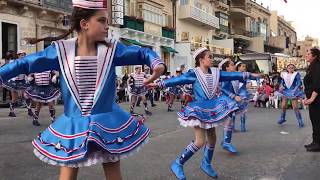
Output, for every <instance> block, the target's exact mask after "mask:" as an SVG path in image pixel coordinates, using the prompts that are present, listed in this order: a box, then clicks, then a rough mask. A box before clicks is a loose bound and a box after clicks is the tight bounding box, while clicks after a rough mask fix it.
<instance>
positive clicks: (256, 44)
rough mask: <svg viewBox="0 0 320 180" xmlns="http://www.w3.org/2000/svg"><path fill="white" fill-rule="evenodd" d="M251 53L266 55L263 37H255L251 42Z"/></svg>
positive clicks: (249, 48)
mask: <svg viewBox="0 0 320 180" xmlns="http://www.w3.org/2000/svg"><path fill="white" fill-rule="evenodd" d="M247 49H248V50H250V51H255V52H257V53H264V39H263V37H261V36H259V37H253V38H252V39H251V41H250V45H249V47H248V48H247Z"/></svg>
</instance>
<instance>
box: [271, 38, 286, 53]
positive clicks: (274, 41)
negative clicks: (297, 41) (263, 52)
mask: <svg viewBox="0 0 320 180" xmlns="http://www.w3.org/2000/svg"><path fill="white" fill-rule="evenodd" d="M268 45H269V46H271V47H275V48H280V49H282V50H283V49H286V37H285V36H275V37H270V38H269V41H268Z"/></svg>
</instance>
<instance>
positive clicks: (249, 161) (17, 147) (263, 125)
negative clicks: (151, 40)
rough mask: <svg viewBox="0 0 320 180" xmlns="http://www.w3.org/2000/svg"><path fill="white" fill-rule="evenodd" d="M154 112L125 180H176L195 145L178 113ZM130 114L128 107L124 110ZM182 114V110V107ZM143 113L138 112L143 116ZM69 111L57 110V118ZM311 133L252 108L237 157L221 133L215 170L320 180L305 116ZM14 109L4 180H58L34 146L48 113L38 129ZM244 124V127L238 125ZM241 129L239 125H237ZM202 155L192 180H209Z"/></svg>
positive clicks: (0, 118) (85, 172) (89, 174)
mask: <svg viewBox="0 0 320 180" xmlns="http://www.w3.org/2000/svg"><path fill="white" fill-rule="evenodd" d="M157 104H158V106H156V107H154V108H152V109H151V111H152V112H153V115H152V116H151V117H148V118H147V120H146V122H145V124H146V125H147V126H148V127H150V129H151V137H150V140H149V143H147V144H146V145H145V146H144V147H143V148H142V149H141V151H139V152H138V153H137V154H135V155H133V156H130V157H129V158H126V159H124V160H122V162H121V163H122V165H121V166H122V174H123V179H124V180H171V179H172V180H174V179H175V177H174V176H173V175H172V173H171V172H170V169H169V166H170V164H171V162H172V161H173V160H174V159H175V158H176V156H177V155H178V154H179V153H180V152H181V151H182V150H183V148H185V146H186V145H187V144H188V143H189V142H190V141H191V140H193V139H194V136H193V131H192V129H191V128H183V127H180V126H179V124H178V121H177V120H176V119H177V116H176V112H167V111H166V106H165V105H164V103H163V102H157ZM121 105H122V106H123V107H124V108H125V109H128V108H129V105H128V104H121ZM175 108H176V111H177V110H178V109H179V104H178V103H177V104H176V106H175ZM142 110H143V108H142V107H140V108H139V107H138V108H137V112H142ZM62 111H63V107H62V106H58V107H57V114H60V113H61V112H62ZM302 113H303V117H304V119H305V120H306V121H305V122H306V123H305V124H306V127H305V128H302V129H299V128H298V127H297V123H296V120H295V117H294V113H293V111H292V110H289V111H288V112H287V120H288V121H287V123H286V124H285V125H284V126H279V125H278V124H277V123H276V121H277V119H278V117H279V115H280V110H279V109H264V108H253V107H251V108H250V109H249V112H248V118H247V129H248V132H246V133H240V132H236V133H234V135H233V144H234V145H235V146H236V147H237V148H238V150H239V153H238V154H237V155H232V154H229V153H228V152H226V151H224V150H223V149H222V148H221V146H220V142H221V139H222V127H218V128H217V135H218V140H217V142H218V143H217V146H216V149H215V154H214V158H213V165H214V167H215V169H216V171H217V172H218V176H219V179H221V180H318V179H320V153H311V152H306V151H305V148H304V147H303V145H304V144H307V143H309V142H310V140H311V124H310V122H309V118H308V113H307V111H306V110H302ZM7 115H8V109H3V108H1V109H0V180H20V179H21V180H29V179H30V180H44V179H45V180H51V179H52V180H53V179H58V173H59V167H55V166H51V165H47V164H45V163H43V162H41V161H40V160H38V159H37V158H36V157H35V156H34V155H33V148H32V145H31V141H32V140H33V138H35V137H36V135H37V133H39V132H40V131H42V130H43V129H45V128H46V127H47V126H48V125H49V123H50V119H49V115H48V108H47V107H45V108H44V109H43V110H42V111H41V114H40V122H41V126H40V127H34V126H32V124H31V119H28V117H27V114H26V110H25V109H21V108H19V109H17V116H18V117H17V118H10V117H7ZM238 122H239V121H238ZM237 128H239V124H237ZM201 154H202V151H199V152H198V153H197V154H196V155H195V156H194V157H193V158H191V159H190V160H189V161H188V162H187V163H186V164H185V168H184V169H185V172H186V176H187V178H188V179H191V180H207V179H210V178H209V177H207V176H206V175H205V174H204V173H203V172H202V171H201V170H200V168H199V164H200V161H201ZM78 179H81V180H82V179H83V180H87V179H90V180H91V179H104V175H103V170H102V167H101V166H100V165H97V166H93V167H86V168H81V169H80V171H79V174H78Z"/></svg>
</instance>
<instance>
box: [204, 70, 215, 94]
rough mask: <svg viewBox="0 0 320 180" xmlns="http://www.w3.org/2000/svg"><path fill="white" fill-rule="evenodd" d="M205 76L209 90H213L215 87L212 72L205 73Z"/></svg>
mask: <svg viewBox="0 0 320 180" xmlns="http://www.w3.org/2000/svg"><path fill="white" fill-rule="evenodd" d="M204 76H205V82H206V84H207V87H208V91H209V92H213V91H214V89H215V87H214V84H213V77H212V74H204Z"/></svg>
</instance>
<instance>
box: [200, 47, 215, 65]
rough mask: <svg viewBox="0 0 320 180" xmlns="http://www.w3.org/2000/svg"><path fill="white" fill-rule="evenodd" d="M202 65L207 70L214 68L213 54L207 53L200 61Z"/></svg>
mask: <svg viewBox="0 0 320 180" xmlns="http://www.w3.org/2000/svg"><path fill="white" fill-rule="evenodd" d="M200 65H202V66H203V67H205V68H210V67H212V66H213V61H212V54H211V52H210V51H207V52H206V55H205V56H204V57H203V58H202V59H201V60H200Z"/></svg>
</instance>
